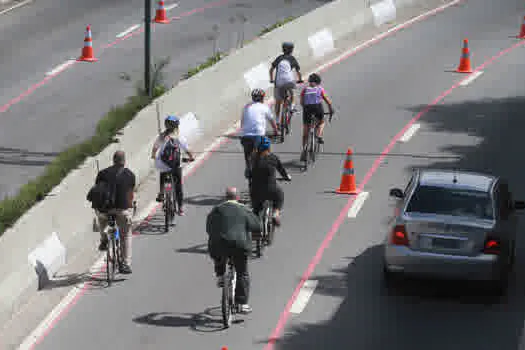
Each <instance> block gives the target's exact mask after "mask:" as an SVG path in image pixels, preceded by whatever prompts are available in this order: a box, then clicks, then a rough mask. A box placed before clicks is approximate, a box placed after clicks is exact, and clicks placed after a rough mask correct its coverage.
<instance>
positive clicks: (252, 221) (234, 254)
mask: <svg viewBox="0 0 525 350" xmlns="http://www.w3.org/2000/svg"><path fill="white" fill-rule="evenodd" d="M261 231H262V225H261V221H260V220H259V218H258V217H257V216H256V215H254V214H253V213H252V212H251V211H250V210H249V209H248V207H246V206H245V205H243V204H241V203H239V194H238V193H237V189H236V188H235V187H229V188H228V189H227V190H226V201H225V202H223V203H221V204H219V205H217V206H215V207H214V208H213V209H212V210H211V211H210V213H209V214H208V216H207V218H206V232H207V233H208V252H209V254H210V257H211V258H212V259H213V262H214V269H215V275H216V277H217V286H218V287H222V286H223V276H224V273H225V272H226V261H227V258H228V257H231V258H232V259H233V264H234V267H235V271H236V272H237V276H238V277H237V282H236V286H235V304H236V305H238V307H239V311H240V312H241V313H249V312H251V311H252V308H251V307H250V305H249V304H248V298H249V293H250V275H249V273H248V257H249V256H250V254H251V251H252V235H251V233H252V232H257V233H260V232H261Z"/></svg>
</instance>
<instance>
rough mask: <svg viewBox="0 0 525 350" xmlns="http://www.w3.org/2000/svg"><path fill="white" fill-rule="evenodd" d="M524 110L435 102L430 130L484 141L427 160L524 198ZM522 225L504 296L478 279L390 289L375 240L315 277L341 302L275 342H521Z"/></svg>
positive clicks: (520, 104)
mask: <svg viewBox="0 0 525 350" xmlns="http://www.w3.org/2000/svg"><path fill="white" fill-rule="evenodd" d="M422 108H425V106H414V107H412V108H410V110H411V111H412V112H414V113H417V112H419V111H420V110H421V109H422ZM523 111H525V97H513V98H503V99H484V100H479V101H466V102H463V103H458V104H444V105H439V106H437V107H435V108H434V109H433V110H432V111H430V112H429V113H428V114H427V115H425V117H424V119H423V120H421V123H422V124H423V127H424V128H425V129H429V131H431V132H433V133H438V134H439V133H443V134H445V133H446V134H448V135H450V134H463V135H468V136H474V137H476V138H479V141H480V142H479V144H478V145H476V146H465V145H457V144H450V145H447V146H446V147H444V148H442V149H439V150H437V151H438V152H437V153H438V154H439V152H446V153H447V154H450V153H452V154H453V155H457V157H450V159H427V160H426V161H425V165H424V166H428V167H431V168H436V167H437V168H449V169H451V168H456V169H464V170H477V171H484V172H488V173H492V174H496V175H499V176H502V177H504V178H505V179H507V180H508V181H509V185H510V188H511V190H512V191H513V194H514V197H515V199H522V198H525V181H523V178H524V176H525V175H524V174H525V165H524V163H523V159H524V156H523V155H522V152H521V148H522V135H523V130H525V119H524V118H523V117H522V114H523ZM416 137H417V136H416ZM421 137H423V136H421ZM406 159H408V160H406V161H405V162H404V164H406V163H408V167H407V170H411V169H412V168H413V167H416V166H417V167H420V166H421V160H420V159H411V158H406ZM418 161H419V163H418ZM519 232H520V233H521V236H519V238H518V254H517V260H516V269H515V274H514V277H513V279H512V281H511V284H510V287H509V291H508V294H507V296H505V297H503V298H502V299H500V300H499V302H496V303H489V302H487V298H486V297H485V296H484V295H483V294H481V293H480V290H479V289H477V287H476V285H475V284H470V285H465V284H459V283H444V282H443V283H436V282H428V281H427V282H424V281H417V282H416V281H412V282H409V283H408V284H406V285H405V286H404V287H403V288H401V289H400V290H399V291H398V292H397V293H394V294H391V293H387V290H386V288H385V286H384V285H383V283H382V272H381V246H373V247H370V248H369V249H367V250H366V251H365V252H364V253H362V254H361V255H359V256H357V257H356V258H355V260H354V261H353V262H352V263H350V264H349V265H348V266H347V268H346V269H344V271H333V273H332V274H330V275H328V276H313V277H312V279H317V280H319V284H318V287H317V288H316V290H315V295H318V296H323V295H329V296H331V297H335V298H338V299H340V300H341V304H340V306H339V307H338V309H337V311H336V312H335V314H334V315H333V316H332V318H331V319H330V320H328V321H326V322H323V323H317V324H299V325H297V326H291V327H290V328H289V329H287V332H286V335H285V336H284V337H283V338H282V339H281V340H279V341H278V343H277V346H276V348H277V349H283V350H299V349H300V350H305V349H343V348H344V349H354V350H383V349H390V350H398V349H399V350H401V349H402V350H411V349H414V350H416V349H417V350H420V349H427V350H429V349H449V350H453V349H461V350H467V349H473V350H474V349H476V350H478V349H487V350H488V349H495V348H497V349H499V350H515V349H518V348H520V345H521V342H522V329H523V326H524V319H525V298H524V296H525V283H524V282H523V279H524V277H525V273H524V272H525V271H524V268H523V266H524V265H525V238H524V237H523V235H525V220H523V217H522V218H521V222H520V228H519ZM315 295H314V297H313V298H315Z"/></svg>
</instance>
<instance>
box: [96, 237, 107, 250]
mask: <svg viewBox="0 0 525 350" xmlns="http://www.w3.org/2000/svg"><path fill="white" fill-rule="evenodd" d="M98 250H100V251H101V252H105V251H106V250H108V240H107V239H101V240H100V244H99V245H98Z"/></svg>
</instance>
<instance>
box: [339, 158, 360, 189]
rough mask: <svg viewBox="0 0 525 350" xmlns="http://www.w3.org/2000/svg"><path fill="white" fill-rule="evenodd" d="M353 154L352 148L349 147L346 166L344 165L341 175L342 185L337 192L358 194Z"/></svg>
mask: <svg viewBox="0 0 525 350" xmlns="http://www.w3.org/2000/svg"><path fill="white" fill-rule="evenodd" d="M352 154H353V153H352V149H351V148H348V151H346V160H345V166H344V167H343V175H342V176H341V185H339V189H338V190H336V191H335V192H336V193H342V194H357V189H356V187H355V175H354V162H353V161H352Z"/></svg>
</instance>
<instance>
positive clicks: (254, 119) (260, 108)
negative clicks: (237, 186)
mask: <svg viewBox="0 0 525 350" xmlns="http://www.w3.org/2000/svg"><path fill="white" fill-rule="evenodd" d="M265 95H266V93H265V92H264V90H263V89H254V90H253V91H252V102H251V103H248V104H247V105H246V106H244V108H243V111H242V118H241V145H242V147H243V149H244V160H245V162H246V170H245V171H244V176H245V177H246V178H247V179H250V177H251V156H252V154H253V152H254V150H256V149H257V146H258V145H259V143H260V142H261V139H262V138H263V137H264V136H265V135H266V121H268V122H270V124H271V126H272V128H273V130H274V132H275V135H277V133H278V131H277V130H278V129H277V124H276V123H275V118H274V116H273V114H272V110H271V109H270V107H268V106H267V105H266V104H265V103H264V96H265Z"/></svg>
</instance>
